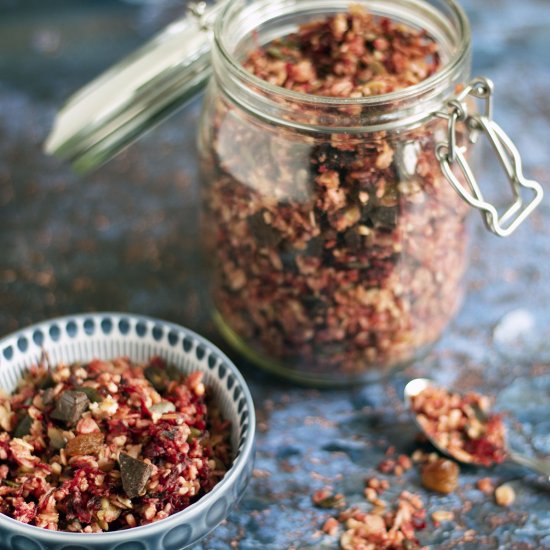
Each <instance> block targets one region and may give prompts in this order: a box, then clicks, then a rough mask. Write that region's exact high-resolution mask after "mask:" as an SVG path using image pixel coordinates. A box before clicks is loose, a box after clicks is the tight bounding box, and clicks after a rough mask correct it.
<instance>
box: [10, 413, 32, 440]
mask: <svg viewBox="0 0 550 550" xmlns="http://www.w3.org/2000/svg"><path fill="white" fill-rule="evenodd" d="M31 426H32V418H31V417H30V416H29V415H28V414H27V413H25V414H24V415H23V416H22V417H21V418H20V419H19V422H18V423H17V426H16V427H15V430H14V432H13V436H14V437H23V436H25V435H29V433H30V431H31Z"/></svg>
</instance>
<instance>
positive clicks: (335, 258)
mask: <svg viewBox="0 0 550 550" xmlns="http://www.w3.org/2000/svg"><path fill="white" fill-rule="evenodd" d="M440 66H441V61H440V59H439V53H438V46H437V44H436V42H434V41H433V40H432V39H431V38H430V36H428V35H427V34H426V33H425V32H424V31H421V30H420V31H419V30H416V29H413V28H411V27H408V26H406V25H404V24H402V23H397V22H393V21H391V20H389V19H387V18H379V17H375V16H373V15H371V14H369V13H367V12H366V11H364V10H363V9H362V8H361V7H358V6H352V7H351V8H350V9H349V11H348V12H346V13H337V14H335V15H333V16H330V17H325V18H324V19H320V20H316V21H313V22H310V23H307V24H304V25H302V26H301V27H300V28H299V29H298V30H297V32H295V33H293V34H290V35H288V36H285V37H281V38H278V39H276V40H273V41H272V42H270V43H268V44H266V45H264V46H262V47H258V48H257V49H256V50H254V51H252V52H250V53H249V55H248V57H247V58H246V59H245V60H244V67H245V68H246V69H248V70H249V71H250V72H252V73H253V74H254V75H256V76H258V77H259V78H261V79H263V80H265V81H267V82H269V83H271V84H274V85H276V86H280V87H281V88H286V89H290V90H292V91H293V92H299V93H301V94H303V95H304V97H307V96H306V94H308V95H323V96H332V97H336V98H346V99H349V98H358V99H359V98H362V97H368V96H373V95H379V94H386V93H388V92H393V91H396V90H400V89H404V88H407V87H410V86H412V85H415V84H417V83H419V82H421V81H423V80H424V79H426V78H428V77H429V76H431V75H432V74H434V73H435V72H436V71H437V70H438V69H439V68H440ZM207 108H210V109H212V113H211V117H212V121H211V126H210V128H208V129H207V130H205V131H206V132H207V133H209V134H208V135H206V134H205V136H203V137H202V138H201V139H203V142H204V144H205V145H204V146H203V154H202V170H203V176H204V180H205V186H204V192H205V197H204V205H205V220H206V223H205V234H206V244H207V247H206V248H207V255H208V258H209V260H210V261H211V263H212V272H213V281H212V296H213V301H214V307H215V310H216V311H217V314H218V315H217V320H218V323H219V325H220V326H221V327H222V330H223V331H224V333H225V334H226V336H228V337H229V338H230V339H232V341H233V342H234V343H236V344H237V345H238V346H239V347H240V348H241V349H243V350H246V351H248V352H249V354H251V355H253V356H254V358H260V360H261V362H263V363H264V364H266V363H267V364H268V365H269V366H272V367H273V368H275V369H276V370H279V371H280V372H287V373H288V372H289V371H292V372H293V373H295V374H297V375H298V376H301V377H303V378H305V379H307V380H310V379H321V380H338V381H341V382H345V381H346V380H350V379H355V378H363V377H365V376H369V375H370V374H372V373H375V374H378V373H380V372H382V373H383V372H385V371H387V370H389V369H391V368H393V367H394V366H396V365H399V364H402V363H405V362H407V361H410V360H411V359H413V358H414V357H416V356H418V355H419V354H421V353H423V352H425V351H426V350H427V349H428V348H429V346H431V345H432V344H433V343H434V342H435V341H436V339H437V338H438V337H439V335H440V334H441V332H442V330H443V329H444V327H445V326H446V325H447V323H448V322H449V320H450V319H451V318H452V316H453V315H454V313H455V311H456V309H457V307H458V305H459V303H460V301H461V297H462V286H461V281H462V275H463V273H464V270H465V266H466V256H467V254H466V250H467V240H468V239H467V231H466V227H465V217H466V213H467V206H466V205H465V203H464V202H463V201H462V200H461V199H460V198H459V197H458V195H457V194H456V193H455V191H454V190H453V189H452V188H451V187H450V185H449V184H448V183H447V182H446V180H445V179H444V177H443V175H442V174H441V171H440V169H439V164H438V161H437V159H436V156H435V144H436V141H437V139H439V138H438V136H440V135H441V134H440V133H441V131H443V130H444V125H441V121H438V120H431V121H430V122H427V123H425V124H423V125H422V126H420V127H418V128H415V129H412V130H406V131H402V132H399V133H395V134H393V133H385V132H370V133H364V134H360V135H352V134H350V133H346V132H336V131H335V132H333V133H325V134H322V133H320V134H318V135H317V134H316V135H312V134H311V133H307V132H303V131H298V130H296V131H294V130H291V129H290V128H288V127H283V126H277V125H273V124H267V123H265V122H261V121H259V120H256V119H254V118H253V117H252V116H250V115H249V114H247V113H245V112H244V111H241V110H239V108H238V107H236V106H235V105H234V104H232V103H230V102H228V101H225V100H224V99H223V98H219V99H216V100H214V102H213V105H212V106H207ZM359 108H360V107H359ZM346 109H347V111H346ZM296 110H298V108H296ZM345 113H348V114H350V116H351V115H353V114H354V113H355V111H354V106H353V105H351V106H349V105H348V106H347V107H343V108H342V110H341V115H342V116H344V114H345ZM302 115H303V116H306V115H307V116H308V117H309V119H310V121H311V123H312V124H314V123H315V121H320V120H321V119H322V113H319V112H318V110H317V111H316V110H315V109H312V110H311V112H309V111H308V112H307V113H306V114H305V115H304V114H303V113H302Z"/></svg>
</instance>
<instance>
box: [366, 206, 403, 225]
mask: <svg viewBox="0 0 550 550" xmlns="http://www.w3.org/2000/svg"><path fill="white" fill-rule="evenodd" d="M370 218H371V220H372V223H373V224H374V227H382V228H387V229H394V228H395V227H396V226H397V219H398V212H397V208H394V207H390V208H386V207H383V206H380V207H378V208H376V209H374V210H372V211H371V213H370Z"/></svg>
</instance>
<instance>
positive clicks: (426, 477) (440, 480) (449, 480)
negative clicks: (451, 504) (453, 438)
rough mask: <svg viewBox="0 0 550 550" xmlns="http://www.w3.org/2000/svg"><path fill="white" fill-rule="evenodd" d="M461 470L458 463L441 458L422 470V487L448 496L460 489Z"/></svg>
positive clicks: (426, 465)
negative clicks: (459, 475) (459, 476)
mask: <svg viewBox="0 0 550 550" xmlns="http://www.w3.org/2000/svg"><path fill="white" fill-rule="evenodd" d="M459 473H460V468H459V467H458V464H457V463H456V462H453V461H452V460H447V459H446V458H439V459H438V460H436V461H435V462H430V463H428V464H425V465H424V466H423V468H422V474H421V476H422V485H423V486H424V487H425V488H426V489H430V490H431V491H437V492H438V493H443V494H445V495H446V494H448V493H452V492H453V491H454V490H455V489H456V488H457V487H458V474H459Z"/></svg>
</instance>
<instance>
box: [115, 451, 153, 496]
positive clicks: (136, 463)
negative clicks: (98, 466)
mask: <svg viewBox="0 0 550 550" xmlns="http://www.w3.org/2000/svg"><path fill="white" fill-rule="evenodd" d="M118 463H119V464H120V476H121V478H122V487H123V489H124V492H125V493H126V495H127V496H128V498H135V497H137V496H139V495H140V494H142V493H143V491H144V490H145V485H146V484H147V481H148V480H149V478H150V477H151V474H152V473H153V467H152V466H151V465H150V464H146V463H145V462H143V460H138V459H137V458H134V457H132V456H130V455H129V454H126V453H120V455H119V457H118Z"/></svg>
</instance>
